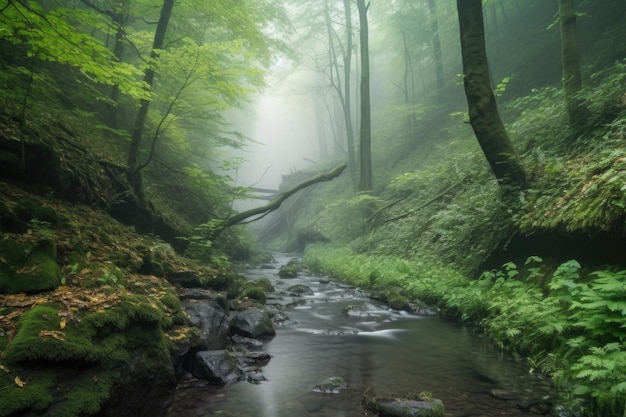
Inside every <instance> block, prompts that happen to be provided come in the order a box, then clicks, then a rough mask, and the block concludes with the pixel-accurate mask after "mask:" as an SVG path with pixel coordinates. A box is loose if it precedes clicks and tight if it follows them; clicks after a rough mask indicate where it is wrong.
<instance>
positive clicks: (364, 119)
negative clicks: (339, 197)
mask: <svg viewBox="0 0 626 417" xmlns="http://www.w3.org/2000/svg"><path fill="white" fill-rule="evenodd" d="M356 4H357V8H358V9H359V23H360V26H361V30H360V40H361V134H360V136H359V144H360V146H359V156H360V160H359V167H360V172H359V190H360V191H370V190H371V189H372V182H373V181H372V145H371V142H372V127H371V124H372V122H371V108H370V63H369V34H368V23H367V9H368V8H369V5H370V3H367V5H366V4H365V0H357V3H356Z"/></svg>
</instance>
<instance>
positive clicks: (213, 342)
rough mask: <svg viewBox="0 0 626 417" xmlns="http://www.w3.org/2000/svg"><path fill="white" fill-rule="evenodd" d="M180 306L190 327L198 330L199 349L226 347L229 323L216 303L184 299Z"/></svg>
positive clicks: (226, 316)
mask: <svg viewBox="0 0 626 417" xmlns="http://www.w3.org/2000/svg"><path fill="white" fill-rule="evenodd" d="M181 306H182V307H183V309H184V310H185V312H186V313H187V315H188V317H189V322H190V323H191V325H192V326H195V327H197V328H198V329H199V332H200V348H201V349H223V348H224V347H225V346H226V342H227V340H228V328H229V324H230V321H229V318H228V315H227V314H226V312H225V311H224V309H223V308H222V307H221V306H220V304H219V303H218V302H217V301H210V300H195V299H185V300H182V301H181Z"/></svg>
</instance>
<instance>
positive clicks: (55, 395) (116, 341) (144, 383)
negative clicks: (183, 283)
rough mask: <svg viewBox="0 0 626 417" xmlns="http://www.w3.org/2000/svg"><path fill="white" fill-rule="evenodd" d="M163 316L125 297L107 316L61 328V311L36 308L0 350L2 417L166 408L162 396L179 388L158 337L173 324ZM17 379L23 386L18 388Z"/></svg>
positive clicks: (70, 416)
mask: <svg viewBox="0 0 626 417" xmlns="http://www.w3.org/2000/svg"><path fill="white" fill-rule="evenodd" d="M170 301H171V300H170ZM157 303H158V301H157ZM164 309H165V308H161V307H159V306H158V305H155V299H154V298H153V297H149V296H124V297H120V299H119V300H118V303H117V304H115V305H114V306H112V307H110V308H108V309H105V310H100V311H87V312H75V313H74V314H75V315H76V317H75V320H67V323H66V325H65V326H61V320H62V318H61V317H60V316H59V312H61V311H63V312H66V311H67V307H66V306H64V305H61V304H43V305H37V306H35V307H33V308H32V309H31V310H29V311H27V312H26V313H24V314H23V315H22V317H21V318H20V319H19V321H18V323H17V326H16V329H17V332H16V334H15V337H14V338H13V340H12V341H11V342H10V343H9V344H8V346H7V348H6V350H5V356H4V358H3V365H4V366H6V367H8V368H9V369H10V370H11V373H10V374H5V373H4V372H2V373H0V374H1V375H0V386H2V387H7V388H6V390H5V391H4V392H3V394H6V395H0V415H32V414H37V415H45V416H67V417H78V416H89V415H95V414H97V413H99V412H101V410H103V409H106V410H107V415H116V414H115V413H112V412H111V410H115V407H122V406H124V407H126V411H125V412H124V413H125V415H130V414H131V413H132V410H135V409H136V411H137V412H139V411H140V410H141V408H145V407H146V406H148V407H150V404H153V403H154V404H156V403H159V401H161V402H163V398H159V396H160V397H163V390H167V389H170V390H173V389H174V387H175V384H176V381H175V374H174V366H173V364H172V360H171V353H170V347H171V344H170V343H169V342H168V340H167V339H166V338H165V336H164V332H163V328H164V327H165V326H169V325H171V323H172V320H171V319H170V318H168V317H166V316H165V314H164V313H163V311H162V310H164ZM62 327H63V328H62ZM7 375H9V376H7ZM15 375H18V376H20V377H21V378H22V380H24V381H26V382H27V383H26V385H25V386H24V387H23V388H20V387H18V386H17V385H15V383H14V381H13V378H14V377H15ZM129 393H130V394H131V395H132V397H133V398H130V399H129V398H128V395H129ZM122 397H124V401H121V398H122ZM129 400H130V404H131V405H130V406H129ZM140 403H141V406H140ZM159 406H162V404H159ZM128 407H130V410H131V411H128V410H129V408H128ZM117 411H121V410H117ZM111 413H112V414H111Z"/></svg>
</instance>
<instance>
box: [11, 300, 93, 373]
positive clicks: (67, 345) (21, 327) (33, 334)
mask: <svg viewBox="0 0 626 417" xmlns="http://www.w3.org/2000/svg"><path fill="white" fill-rule="evenodd" d="M61 309H62V308H61V307H60V306H59V305H38V306H36V307H34V308H33V309H31V310H29V311H27V312H26V313H24V314H23V315H22V317H21V318H20V319H19V321H18V323H17V333H16V335H15V338H14V339H13V341H12V342H11V343H10V344H9V346H8V347H7V349H6V351H5V359H6V361H7V362H8V363H11V364H17V363H28V362H29V361H48V362H64V361H69V362H72V363H77V362H81V363H96V362H98V361H100V360H102V359H103V358H104V352H103V351H102V350H101V348H99V347H97V346H95V345H94V344H93V342H92V337H93V335H94V334H93V331H92V329H90V328H89V327H88V326H84V325H81V324H78V325H74V324H72V323H70V324H69V325H68V326H67V327H66V328H65V329H63V330H62V331H61V330H60V321H61V318H60V317H59V316H58V313H59V311H61ZM42 332H44V333H43V334H48V335H49V336H40V335H41V334H42ZM46 332H48V333H46ZM51 332H56V333H51Z"/></svg>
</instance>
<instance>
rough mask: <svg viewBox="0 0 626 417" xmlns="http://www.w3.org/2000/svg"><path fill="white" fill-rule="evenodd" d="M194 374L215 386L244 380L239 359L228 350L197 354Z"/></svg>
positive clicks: (193, 369)
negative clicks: (238, 362)
mask: <svg viewBox="0 0 626 417" xmlns="http://www.w3.org/2000/svg"><path fill="white" fill-rule="evenodd" d="M192 373H193V375H194V376H195V377H196V378H199V379H204V380H206V381H208V382H209V383H211V384H214V385H229V384H232V383H234V382H237V381H240V380H241V379H242V378H243V372H241V370H240V369H239V367H238V366H237V359H236V358H235V357H234V356H233V355H232V354H231V353H230V352H228V351H227V350H209V351H202V352H197V353H196V355H195V356H194V361H193V368H192Z"/></svg>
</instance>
